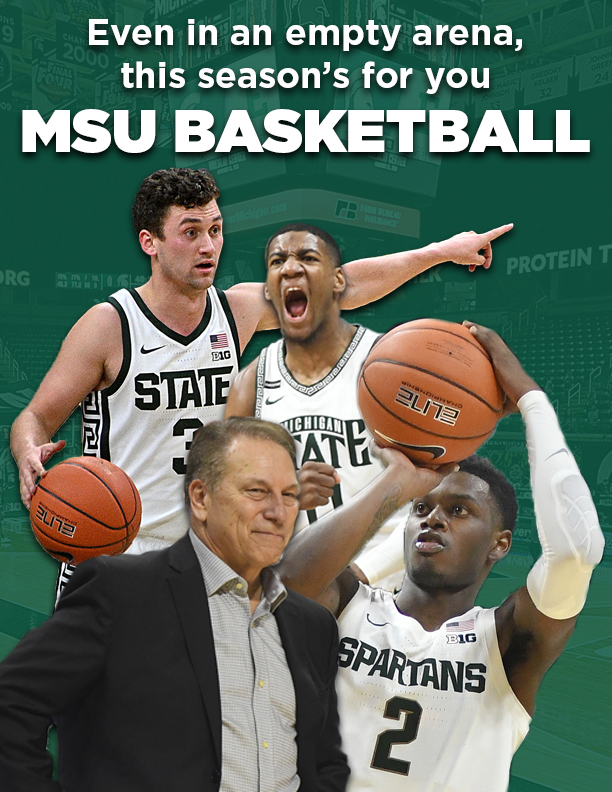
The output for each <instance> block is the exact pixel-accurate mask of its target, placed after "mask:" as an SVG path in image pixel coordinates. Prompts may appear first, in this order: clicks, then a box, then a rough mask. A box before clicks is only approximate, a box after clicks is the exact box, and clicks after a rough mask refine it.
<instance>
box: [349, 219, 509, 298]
mask: <svg viewBox="0 0 612 792" xmlns="http://www.w3.org/2000/svg"><path fill="white" fill-rule="evenodd" d="M512 227H513V225H512V223H509V224H508V225H503V226H499V228H493V229H492V230H491V231H486V232H485V233H483V234H477V233H475V232H474V231H466V232H463V233H461V234H455V236H452V237H450V238H449V239H444V240H443V241H442V242H433V243H432V244H431V245H427V246H426V247H424V248H418V249H417V250H408V251H405V252H402V253H391V254H389V255H387V256H373V257H372V258H365V259H358V260H356V261H350V262H348V263H347V264H345V265H344V274H345V277H346V282H347V285H346V289H345V291H344V293H343V295H342V297H341V300H340V308H342V310H343V311H346V310H351V309H353V308H358V307H359V306H361V305H367V303H370V302H373V301H374V300H380V298H381V297H384V296H385V295H387V294H389V293H390V292H392V291H395V289H398V288H399V287H400V286H402V285H403V284H404V283H406V282H407V281H409V280H412V278H415V277H416V276H417V275H420V274H421V273H422V272H425V271H426V270H428V269H430V268H431V267H434V266H435V265H436V264H442V263H443V262H445V261H452V262H454V263H455V264H462V265H464V266H467V267H469V268H470V271H471V272H472V271H474V270H475V269H476V267H480V266H482V267H484V268H485V269H488V268H489V267H490V266H491V262H492V260H493V249H492V246H491V243H492V242H493V241H494V240H495V239H497V238H498V237H500V236H501V235H502V234H505V233H506V232H508V231H510V230H511V229H512Z"/></svg>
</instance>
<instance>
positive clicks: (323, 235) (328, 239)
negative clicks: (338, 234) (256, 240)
mask: <svg viewBox="0 0 612 792" xmlns="http://www.w3.org/2000/svg"><path fill="white" fill-rule="evenodd" d="M290 231H305V232H306V233H308V234H314V236H316V237H319V239H321V240H322V241H323V242H324V243H325V247H326V248H327V250H328V252H329V254H330V256H331V257H332V260H333V262H334V266H336V267H341V266H342V254H341V253H340V248H339V247H338V243H337V242H336V240H335V239H334V238H333V236H332V235H331V234H328V233H327V231H323V229H322V228H318V227H317V226H313V225H308V224H307V223H289V225H286V226H283V227H282V228H279V229H278V231H275V232H274V233H273V234H272V236H271V237H270V239H268V243H267V245H266V253H265V256H266V263H267V261H268V252H269V250H270V245H271V244H272V242H274V240H275V239H276V237H279V236H280V235H281V234H288V233H289V232H290Z"/></svg>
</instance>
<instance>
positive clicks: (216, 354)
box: [211, 349, 232, 362]
mask: <svg viewBox="0 0 612 792" xmlns="http://www.w3.org/2000/svg"><path fill="white" fill-rule="evenodd" d="M211 354H212V359H213V362H217V361H218V360H229V359H230V358H231V356H232V353H231V352H230V351H229V349H218V350H215V351H213V352H212V353H211Z"/></svg>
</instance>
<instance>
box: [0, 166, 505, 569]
mask: <svg viewBox="0 0 612 792" xmlns="http://www.w3.org/2000/svg"><path fill="white" fill-rule="evenodd" d="M218 196H219V191H218V189H217V186H216V184H215V182H214V180H213V178H212V176H211V175H210V174H209V173H208V172H207V171H193V170H190V169H186V168H178V169H176V168H171V169H169V170H164V171H157V172H156V173H154V174H153V175H152V176H150V177H148V178H146V179H145V180H144V182H143V184H142V185H141V187H140V190H139V191H138V194H137V196H136V200H135V204H134V208H133V219H134V228H135V231H136V233H137V234H138V238H139V241H140V245H141V247H142V250H143V251H144V253H145V254H146V255H148V256H149V257H150V259H151V278H150V280H149V281H147V283H145V284H144V285H143V286H141V287H139V288H138V289H135V290H131V291H127V290H122V291H120V292H117V293H116V294H114V295H113V296H112V297H111V298H110V300H109V302H107V303H104V304H102V305H96V306H94V307H93V308H91V309H90V310H89V311H88V312H87V313H86V314H85V315H84V316H83V317H82V318H81V319H80V320H79V321H78V322H77V323H76V325H75V326H74V327H73V328H72V330H71V331H70V333H69V334H68V336H67V337H66V339H65V341H64V343H63V345H62V348H61V350H60V353H59V355H58V357H57V359H56V361H55V363H54V364H53V366H52V368H51V370H50V371H49V373H48V374H47V376H46V377H45V379H44V380H43V382H42V384H41V386H40V388H39V389H38V391H37V393H36V394H35V395H34V398H33V399H32V401H31V403H30V405H29V406H28V407H27V408H26V409H25V410H24V411H23V413H22V414H21V415H20V416H19V417H18V418H17V420H16V421H15V423H14V425H13V432H12V437H11V447H12V450H13V455H14V457H15V459H16V461H17V464H18V467H19V473H20V483H21V495H22V499H23V501H24V503H25V504H26V506H29V503H30V499H31V496H32V493H33V491H34V489H35V482H36V478H37V477H38V476H41V475H43V474H44V464H45V463H46V462H47V460H48V459H49V457H50V456H51V455H52V454H53V453H55V452H56V451H58V450H59V449H60V448H61V447H62V446H63V445H64V444H63V442H55V443H54V442H51V438H52V437H53V434H54V433H55V432H56V431H57V430H58V429H59V427H60V426H61V425H62V423H63V422H64V421H65V420H66V419H67V418H68V416H69V415H70V414H71V412H72V411H73V410H74V409H75V407H76V406H77V405H78V404H79V403H81V402H82V404H83V408H82V409H83V437H84V449H83V450H84V453H86V454H98V455H100V456H103V457H106V458H109V459H110V460H111V461H113V462H116V463H117V464H118V465H119V466H120V467H122V468H124V469H125V471H126V472H127V473H128V474H129V475H130V476H131V477H132V478H133V480H134V482H135V484H136V486H137V487H138V489H139V490H140V493H141V497H142V502H143V520H142V525H141V529H140V533H139V536H138V537H137V539H136V540H135V542H134V543H133V544H132V547H131V548H130V551H131V552H135V553H138V552H142V551H143V550H146V549H154V548H158V547H164V546H166V545H168V544H170V543H172V542H174V541H175V540H176V539H178V538H179V537H180V536H182V535H183V534H184V533H185V532H186V530H187V524H186V518H185V513H184V507H183V499H182V496H181V489H182V476H183V473H184V457H185V454H186V451H187V449H188V448H189V444H190V440H191V437H192V435H193V432H194V431H195V429H197V428H198V427H199V426H201V425H202V424H204V423H207V422H209V421H211V420H213V419H216V418H220V417H222V416H223V411H224V408H225V402H226V399H227V392H228V390H229V386H230V384H231V382H232V380H233V378H234V376H235V374H236V372H237V370H238V360H239V354H240V351H241V350H242V349H244V347H245V346H246V344H247V343H248V341H249V340H250V338H251V336H252V335H253V333H254V332H255V331H256V330H264V329H268V328H273V327H275V326H277V318H276V314H275V312H274V309H273V308H272V306H271V304H270V303H269V302H268V301H267V300H266V299H265V298H264V294H263V288H262V285H261V284H257V283H242V284H237V285H236V286H234V287H233V288H231V289H230V290H229V291H228V292H227V294H224V293H223V292H221V291H219V290H217V289H215V287H214V286H213V279H214V275H215V272H216V269H217V265H218V261H219V256H220V253H221V248H222V245H223V234H222V227H223V226H222V218H221V213H220V211H219V207H218V205H217V198H218ZM488 244H489V238H488V237H487V235H474V234H460V235H457V236H456V237H453V238H452V239H450V240H446V241H444V242H442V243H439V244H435V245H430V246H428V247H426V248H423V249H422V250H420V251H414V252H409V253H401V254H394V255H391V256H385V257H382V258H378V259H363V260H361V261H358V262H353V263H352V264H350V265H347V270H348V272H347V276H348V278H349V280H350V284H351V285H350V286H349V287H348V288H347V290H346V292H345V295H344V300H343V305H345V304H346V307H351V306H352V307H355V306H357V305H360V304H365V303H367V302H369V301H370V300H373V299H377V298H379V297H381V296H383V295H384V294H385V293H388V292H389V291H392V290H393V289H394V288H397V287H398V286H399V285H400V284H401V283H403V282H404V281H405V280H407V279H409V278H411V277H413V276H414V275H415V274H417V273H418V272H421V271H423V270H424V269H427V268H428V267H430V266H432V265H434V264H437V263H438V262H440V261H445V260H447V259H453V260H457V261H459V262H461V263H464V264H468V265H470V266H475V265H478V264H484V265H485V266H487V264H488V263H489V261H490V252H489V250H488ZM481 248H484V255H482V256H481V255H479V254H478V251H479V249H481Z"/></svg>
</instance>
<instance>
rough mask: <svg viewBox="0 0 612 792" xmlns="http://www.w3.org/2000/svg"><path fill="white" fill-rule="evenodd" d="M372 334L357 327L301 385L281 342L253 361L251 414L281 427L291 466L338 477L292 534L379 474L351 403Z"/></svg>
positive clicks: (367, 435) (373, 338)
mask: <svg viewBox="0 0 612 792" xmlns="http://www.w3.org/2000/svg"><path fill="white" fill-rule="evenodd" d="M377 337H378V336H377V334H376V333H374V332H373V331H372V330H368V329H366V328H365V327H358V328H357V330H356V332H355V335H354V336H353V338H352V340H351V342H350V344H349V345H348V347H347V349H346V351H345V352H344V354H343V355H342V357H341V358H340V360H339V361H338V362H337V363H336V365H335V366H334V368H333V369H332V370H331V371H330V372H329V374H327V376H326V377H324V378H323V379H322V380H321V381H320V382H316V383H315V384H314V385H302V384H301V383H299V382H297V381H296V380H295V379H294V378H293V376H292V375H291V372H290V371H289V369H288V368H287V366H286V365H285V354H284V344H283V341H282V340H281V341H277V342H276V343H274V344H271V345H270V346H269V347H267V348H266V349H264V350H263V351H262V353H261V354H260V356H259V364H258V368H257V390H256V408H255V414H256V416H257V417H258V418H264V419H266V420H268V421H275V422H276V423H280V424H282V425H283V426H284V427H285V429H287V431H288V432H289V433H290V434H291V435H292V437H293V439H294V440H295V443H296V446H297V462H298V466H299V467H301V466H302V465H303V464H304V463H305V462H326V463H327V464H329V465H332V466H333V467H334V468H335V469H336V470H337V471H338V474H339V476H340V479H341V481H340V484H339V485H336V488H335V491H334V495H333V497H332V500H331V501H330V503H329V504H328V505H327V506H320V507H319V508H317V509H312V510H311V511H310V512H309V513H308V515H306V514H304V513H300V515H299V517H298V521H297V523H296V525H297V527H298V529H300V528H302V527H304V525H305V524H307V523H308V522H314V521H315V520H316V519H318V518H319V517H321V516H322V515H323V514H325V513H326V512H328V511H331V509H333V508H336V507H337V506H340V505H341V504H342V503H346V501H348V500H349V499H350V498H352V497H353V495H356V494H357V493H358V492H361V490H362V489H363V488H364V487H365V486H367V485H368V484H369V483H370V482H371V481H372V480H373V479H374V478H376V476H378V475H379V473H381V471H382V469H383V468H382V465H381V463H380V462H379V461H378V460H377V459H375V458H373V457H372V456H371V454H370V452H369V448H368V446H369V442H370V439H371V435H370V433H369V432H368V430H367V429H366V426H365V423H364V421H363V418H362V417H361V414H360V412H359V407H358V404H357V379H358V377H359V372H360V370H361V366H362V365H363V361H364V360H365V359H366V357H367V355H368V353H369V351H370V349H371V348H372V345H373V344H374V342H375V341H376V339H377Z"/></svg>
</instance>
